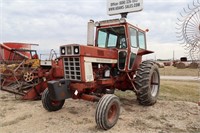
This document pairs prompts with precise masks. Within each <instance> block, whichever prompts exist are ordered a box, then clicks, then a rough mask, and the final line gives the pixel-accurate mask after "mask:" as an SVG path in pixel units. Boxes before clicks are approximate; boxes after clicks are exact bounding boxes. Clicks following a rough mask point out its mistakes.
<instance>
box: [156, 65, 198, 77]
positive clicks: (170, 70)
mask: <svg viewBox="0 0 200 133" xmlns="http://www.w3.org/2000/svg"><path fill="white" fill-rule="evenodd" d="M159 72H160V75H162V76H198V72H199V69H191V68H185V69H177V68H176V67H173V66H165V67H164V68H159Z"/></svg>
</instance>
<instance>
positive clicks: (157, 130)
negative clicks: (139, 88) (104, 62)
mask: <svg viewBox="0 0 200 133" xmlns="http://www.w3.org/2000/svg"><path fill="white" fill-rule="evenodd" d="M120 100H121V114H120V118H119V120H118V122H117V124H116V125H115V126H114V127H113V128H112V129H110V130H108V131H104V130H101V129H99V128H98V127H97V126H96V123H95V117H94V114H95V108H96V104H97V103H91V102H87V101H82V100H66V102H65V104H64V107H63V108H62V109H61V110H59V111H57V112H47V111H46V110H45V109H44V108H43V107H42V103H41V101H22V100H16V99H15V97H14V96H13V95H12V94H8V93H6V92H2V91H0V133H93V132H97V133H101V132H105V133H117V132H119V133H126V132H127V133H146V132H148V133H151V132H152V133H173V132H174V133H177V132H181V133H183V132H191V133H193V132H194V133H197V132H200V107H199V106H197V104H195V103H191V102H183V101H163V100H159V101H158V102H157V103H156V104H155V105H154V106H150V107H143V106H140V105H138V103H137V101H136V100H135V98H134V99H124V98H121V99H120Z"/></svg>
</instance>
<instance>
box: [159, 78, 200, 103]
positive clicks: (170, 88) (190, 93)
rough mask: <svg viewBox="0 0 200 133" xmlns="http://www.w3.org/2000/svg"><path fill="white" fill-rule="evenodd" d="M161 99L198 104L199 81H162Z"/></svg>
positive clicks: (199, 94)
mask: <svg viewBox="0 0 200 133" xmlns="http://www.w3.org/2000/svg"><path fill="white" fill-rule="evenodd" d="M159 99H161V100H173V101H174V100H180V101H189V102H195V103H196V102H198V101H199V100H200V83H199V82H197V81H169V80H162V81H161V88H160V95H159Z"/></svg>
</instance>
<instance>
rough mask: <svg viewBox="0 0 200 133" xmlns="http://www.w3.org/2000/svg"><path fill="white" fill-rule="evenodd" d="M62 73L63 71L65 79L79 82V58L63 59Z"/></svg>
mask: <svg viewBox="0 0 200 133" xmlns="http://www.w3.org/2000/svg"><path fill="white" fill-rule="evenodd" d="M64 71H65V79H69V80H74V81H81V68H80V58H78V57H65V58H64Z"/></svg>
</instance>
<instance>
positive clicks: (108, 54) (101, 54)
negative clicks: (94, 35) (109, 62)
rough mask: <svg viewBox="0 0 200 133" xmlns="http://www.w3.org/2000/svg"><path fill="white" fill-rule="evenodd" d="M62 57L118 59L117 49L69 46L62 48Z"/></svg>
mask: <svg viewBox="0 0 200 133" xmlns="http://www.w3.org/2000/svg"><path fill="white" fill-rule="evenodd" d="M60 55H61V56H84V57H94V58H107V59H117V57H118V50H117V49H105V48H99V47H94V46H86V45H79V44H69V45H64V46H61V47H60Z"/></svg>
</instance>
